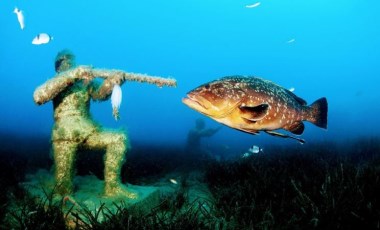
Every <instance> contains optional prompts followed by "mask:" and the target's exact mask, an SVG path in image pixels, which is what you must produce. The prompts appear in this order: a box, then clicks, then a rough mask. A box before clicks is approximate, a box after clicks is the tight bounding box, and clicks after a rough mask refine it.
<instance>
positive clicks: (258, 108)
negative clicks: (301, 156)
mask: <svg viewBox="0 0 380 230" xmlns="http://www.w3.org/2000/svg"><path fill="white" fill-rule="evenodd" d="M182 102H183V103H185V104H186V105H187V106H189V107H190V108H192V109H194V110H196V111H198V112H200V113H202V114H204V115H206V116H208V117H211V118H212V119H214V120H216V121H218V122H220V123H222V124H225V125H227V126H229V127H231V128H234V129H237V130H240V131H243V132H247V133H250V134H257V133H259V131H264V132H266V133H268V134H270V135H273V136H278V137H283V138H292V139H295V140H298V141H299V142H300V143H305V141H304V140H303V139H301V138H298V137H294V136H291V135H287V134H282V133H279V132H275V131H273V130H276V129H285V130H287V131H290V132H291V133H293V134H296V135H301V134H302V133H303V131H304V128H305V126H304V124H303V121H309V122H311V123H313V124H314V125H316V126H318V127H321V128H324V129H326V128H327V110H328V108H327V100H326V98H324V97H323V98H320V99H318V100H317V101H315V102H314V103H313V104H311V105H310V106H308V105H307V104H306V101H305V100H303V99H302V98H299V97H298V96H296V95H295V94H294V93H292V92H291V91H289V90H287V89H285V88H283V87H281V86H279V85H276V84H275V83H273V82H271V81H268V80H264V79H261V78H258V77H244V76H230V77H224V78H221V79H219V80H215V81H212V82H209V83H206V84H203V85H201V86H199V87H197V88H196V89H194V90H192V91H190V92H189V93H188V94H187V97H186V98H183V99H182Z"/></svg>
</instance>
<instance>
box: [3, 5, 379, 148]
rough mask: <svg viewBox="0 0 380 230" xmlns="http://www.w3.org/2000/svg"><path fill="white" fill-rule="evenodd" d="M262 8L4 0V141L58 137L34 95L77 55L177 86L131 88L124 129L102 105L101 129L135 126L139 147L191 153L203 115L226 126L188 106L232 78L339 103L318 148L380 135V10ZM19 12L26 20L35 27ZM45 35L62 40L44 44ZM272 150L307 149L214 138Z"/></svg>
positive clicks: (262, 138)
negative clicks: (195, 95) (60, 62)
mask: <svg viewBox="0 0 380 230" xmlns="http://www.w3.org/2000/svg"><path fill="white" fill-rule="evenodd" d="M106 2H107V3H106ZM255 2H256V1H247V0H244V1H243V0H242V1H237V0H228V1H227V0H219V1H213V0H209V1H201V0H182V1H174V0H161V1H116V0H114V1H100V0H95V1H78V0H76V1H74V0H65V1H42V0H39V1H38V0H36V1H21V0H20V1H1V2H0V25H1V27H0V30H1V36H0V47H1V48H0V60H1V61H0V77H1V97H0V107H1V112H0V118H1V119H0V132H1V133H2V134H5V135H8V134H9V135H10V134H12V135H14V134H15V135H18V136H20V137H25V138H28V137H30V136H32V135H33V136H48V135H50V132H51V127H52V125H53V117H52V114H53V111H52V104H51V102H49V103H47V104H45V105H42V106H37V105H35V104H34V102H33V99H32V95H33V91H34V90H35V88H36V87H38V86H39V85H41V84H43V83H44V82H45V81H46V80H48V79H49V78H52V77H54V74H55V72H54V58H55V56H56V54H57V52H59V51H61V50H62V49H65V48H68V49H70V50H71V51H72V52H73V53H74V54H75V55H76V58H77V59H76V60H77V63H78V64H83V65H93V66H94V67H99V68H115V69H122V70H125V71H130V72H139V73H147V74H150V75H158V76H163V77H173V78H176V79H177V81H178V87H177V88H166V87H164V88H158V87H156V86H154V85H149V84H141V83H130V82H127V83H126V84H124V85H123V86H122V90H123V103H122V105H121V110H120V113H121V120H120V121H115V120H114V119H113V117H112V109H111V104H110V101H105V102H102V103H92V105H91V112H92V114H93V117H94V119H95V120H96V121H98V122H99V123H101V124H102V125H103V126H104V127H109V128H124V129H126V130H127V132H128V135H129V137H130V139H131V140H132V141H136V142H142V143H146V144H152V145H155V144H157V145H160V144H169V145H184V144H185V142H186V136H187V133H188V131H189V129H191V128H192V127H193V126H194V122H195V120H196V119H197V118H201V117H203V118H204V119H205V121H206V125H207V127H218V126H219V125H220V124H218V123H217V122H215V121H213V120H211V119H210V118H207V117H205V116H203V115H201V114H199V113H198V112H196V111H193V110H191V109H190V108H188V107H187V106H185V105H184V104H182V102H181V99H182V97H184V96H185V94H186V93H187V92H188V91H190V90H191V89H193V88H195V87H197V86H198V85H200V84H203V83H205V82H208V81H211V80H214V79H217V78H219V77H223V76H227V75H253V76H260V77H263V78H265V79H268V80H272V81H274V82H276V83H277V84H279V85H282V86H283V87H285V88H291V87H294V88H295V93H296V94H297V95H298V96H300V97H301V98H303V99H305V100H306V101H307V102H308V103H312V102H313V101H314V100H316V99H318V98H320V97H327V99H328V102H329V115H328V116H329V117H328V119H329V121H328V130H327V131H326V130H322V129H320V128H317V127H316V126H314V125H312V124H307V126H306V130H305V132H304V134H303V136H302V137H303V138H305V139H306V141H307V142H308V143H310V142H311V143H313V142H318V141H326V140H328V141H342V140H347V139H352V138H356V137H363V136H376V135H379V130H380V129H379V126H380V125H379V122H378V114H379V113H380V106H379V99H380V93H379V77H380V65H379V60H380V30H379V28H380V14H379V13H378V12H380V11H379V10H380V1H378V0H367V1H359V0H350V1H347V0H335V1H328V0H308V1H304V0H282V1H278V0H277V1H269V0H268V1H266V0H262V1H261V5H260V6H258V7H256V8H246V7H245V6H246V5H249V4H253V3H255ZM15 6H17V7H19V8H20V9H21V10H23V11H24V15H25V25H26V27H25V29H24V30H21V29H20V26H19V24H18V21H17V17H16V15H15V14H14V13H13V9H14V7H15ZM41 32H45V33H48V34H50V35H51V36H53V37H54V39H53V40H52V41H51V42H50V43H49V44H46V45H40V46H35V45H32V44H31V41H32V39H33V38H34V37H35V36H36V35H37V34H38V33H41ZM291 39H295V41H294V42H292V43H288V42H287V41H289V40H291ZM264 143H266V144H268V143H269V144H292V145H299V144H298V143H297V142H296V141H294V140H289V139H281V138H276V137H272V136H268V135H266V134H261V135H259V136H252V135H249V134H246V133H242V132H239V131H236V130H233V129H231V128H228V127H224V128H223V129H221V130H220V131H219V132H218V133H217V134H215V135H214V136H213V137H211V138H209V139H207V140H204V144H205V145H228V146H235V147H238V148H239V147H240V148H243V149H246V148H247V147H249V146H250V145H252V144H258V145H260V144H264Z"/></svg>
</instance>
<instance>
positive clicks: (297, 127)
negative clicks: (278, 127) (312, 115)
mask: <svg viewBox="0 0 380 230" xmlns="http://www.w3.org/2000/svg"><path fill="white" fill-rule="evenodd" d="M285 129H286V130H288V131H289V132H292V133H294V134H296V135H301V134H302V133H303V131H304V130H305V125H304V124H303V122H302V121H301V122H298V123H295V124H293V125H291V126H289V127H287V128H285Z"/></svg>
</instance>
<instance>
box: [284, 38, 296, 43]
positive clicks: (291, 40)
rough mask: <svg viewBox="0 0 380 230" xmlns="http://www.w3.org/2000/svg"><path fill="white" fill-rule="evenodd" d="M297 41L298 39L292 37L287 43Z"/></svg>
mask: <svg viewBox="0 0 380 230" xmlns="http://www.w3.org/2000/svg"><path fill="white" fill-rule="evenodd" d="M295 41H296V39H294V38H292V39H290V40H289V41H287V42H286V43H293V42H295Z"/></svg>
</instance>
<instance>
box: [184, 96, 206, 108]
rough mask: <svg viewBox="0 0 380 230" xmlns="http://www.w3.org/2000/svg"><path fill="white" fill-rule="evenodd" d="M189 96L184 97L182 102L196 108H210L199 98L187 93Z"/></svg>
mask: <svg viewBox="0 0 380 230" xmlns="http://www.w3.org/2000/svg"><path fill="white" fill-rule="evenodd" d="M186 96H187V97H184V98H182V103H184V104H185V105H187V106H189V107H190V108H193V109H195V110H200V109H201V110H202V111H203V110H207V109H208V108H207V107H206V106H205V105H203V104H202V103H201V102H199V100H197V99H196V98H195V97H194V96H193V95H191V94H187V95H186Z"/></svg>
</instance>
